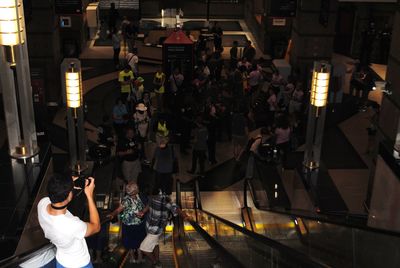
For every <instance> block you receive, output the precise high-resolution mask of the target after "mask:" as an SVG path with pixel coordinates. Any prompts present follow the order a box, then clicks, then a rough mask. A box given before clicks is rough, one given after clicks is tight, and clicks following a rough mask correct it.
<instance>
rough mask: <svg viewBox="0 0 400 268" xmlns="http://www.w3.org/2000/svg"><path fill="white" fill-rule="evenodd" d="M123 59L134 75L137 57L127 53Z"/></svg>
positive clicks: (137, 61)
mask: <svg viewBox="0 0 400 268" xmlns="http://www.w3.org/2000/svg"><path fill="white" fill-rule="evenodd" d="M125 59H126V61H127V63H128V65H129V66H131V69H132V71H133V72H134V73H136V72H137V65H138V63H139V57H138V56H137V55H135V54H133V53H130V52H129V53H128V54H126V57H125Z"/></svg>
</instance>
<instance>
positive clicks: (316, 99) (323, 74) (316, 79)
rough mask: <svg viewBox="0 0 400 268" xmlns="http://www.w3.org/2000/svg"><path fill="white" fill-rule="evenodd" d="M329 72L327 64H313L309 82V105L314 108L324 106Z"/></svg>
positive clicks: (326, 97)
mask: <svg viewBox="0 0 400 268" xmlns="http://www.w3.org/2000/svg"><path fill="white" fill-rule="evenodd" d="M330 72H331V68H330V66H329V65H328V64H327V63H321V62H316V63H315V64H314V71H313V77H312V82H311V99H310V101H311V105H314V106H316V107H324V106H326V103H327V99H328V89H329V78H330Z"/></svg>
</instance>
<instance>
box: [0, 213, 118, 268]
mask: <svg viewBox="0 0 400 268" xmlns="http://www.w3.org/2000/svg"><path fill="white" fill-rule="evenodd" d="M108 222H110V219H105V220H103V221H102V222H101V223H100V224H101V225H103V224H106V223H108ZM53 247H55V246H54V245H53V244H52V243H51V242H46V243H45V244H43V245H40V246H38V247H36V248H34V249H32V250H29V251H28V252H24V253H21V254H19V255H13V256H10V257H8V258H6V259H3V260H1V261H0V267H11V266H12V265H14V266H16V265H19V264H21V263H23V262H25V261H28V260H30V259H32V258H33V257H35V256H37V255H39V254H41V253H43V252H45V251H46V250H49V249H51V248H53Z"/></svg>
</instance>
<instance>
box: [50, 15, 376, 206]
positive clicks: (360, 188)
mask: <svg viewBox="0 0 400 268" xmlns="http://www.w3.org/2000/svg"><path fill="white" fill-rule="evenodd" d="M240 25H241V27H242V28H243V30H244V33H245V34H246V35H247V37H248V39H249V40H254V37H253V35H252V34H251V33H250V32H249V31H248V28H247V26H246V24H245V23H244V22H243V21H240ZM224 33H225V34H243V32H231V31H229V32H228V31H227V32H224ZM255 46H256V47H257V44H255ZM122 55H123V53H121V57H122ZM257 55H258V56H262V53H261V52H260V50H259V49H257ZM263 56H265V55H263ZM81 57H82V58H84V59H96V58H97V59H99V58H107V59H111V58H112V49H111V47H94V46H93V42H89V43H88V47H87V48H86V49H85V50H84V51H83V53H82V55H81ZM139 57H140V55H139ZM334 60H335V61H340V62H343V63H345V64H346V68H347V71H348V72H347V74H346V82H345V88H344V92H345V93H348V92H349V84H350V76H351V71H352V69H353V67H354V65H353V62H354V61H353V60H352V59H351V58H348V57H344V56H342V55H338V54H335V55H334ZM140 68H141V72H146V73H147V72H153V71H154V70H155V69H154V67H152V66H143V67H142V66H141V67H140ZM116 76H117V72H112V73H108V74H104V75H101V76H98V77H95V78H91V79H88V80H85V81H84V82H83V83H84V90H85V93H87V92H89V91H91V90H92V89H93V88H95V87H97V86H98V85H100V84H103V83H105V82H108V81H110V80H114V79H115V78H116ZM372 95H373V94H372ZM372 98H373V96H372ZM60 113H61V114H59V115H57V117H56V120H55V121H56V122H58V124H60V119H62V118H63V117H64V113H63V112H62V111H61V112H60ZM369 116H370V111H368V112H366V113H359V114H356V115H354V116H353V117H351V118H349V119H348V120H346V121H344V122H342V123H341V124H340V125H339V127H340V129H341V130H342V131H343V133H344V134H345V136H346V137H347V139H348V140H349V142H350V143H351V144H352V145H353V147H354V149H355V150H356V151H357V152H358V154H359V155H360V157H361V158H362V159H363V160H364V162H365V163H366V164H367V166H368V167H369V168H371V167H372V160H371V156H370V155H366V154H364V152H365V148H366V144H367V133H366V131H365V129H366V128H367V127H368V125H369V122H368V117H369ZM95 138H96V137H90V139H91V140H95ZM147 150H148V155H152V151H153V150H154V144H149V146H148V148H147ZM176 151H177V152H179V150H178V148H176ZM231 156H232V147H231V144H230V143H218V144H217V159H218V161H219V162H221V161H224V160H227V159H229V158H231ZM178 157H179V159H180V172H179V174H177V175H176V178H179V179H180V180H181V181H183V182H185V181H188V180H190V179H191V178H192V176H191V175H189V174H187V173H186V170H188V169H189V168H190V165H191V155H190V154H189V155H184V156H181V155H180V154H179V155H178ZM206 167H207V168H208V167H209V166H208V165H207V166H206ZM329 173H330V175H331V176H332V178H333V180H334V182H335V184H336V186H337V188H338V190H339V192H340V193H341V195H342V196H343V198H344V200H345V202H346V204H347V206H348V207H349V208H350V211H351V212H362V211H363V201H364V199H365V194H366V188H367V183H368V175H369V169H361V170H358V169H352V170H349V169H346V170H342V169H335V170H330V171H329ZM292 176H293V173H291V171H285V173H284V177H285V178H286V179H285V181H291V182H290V183H289V185H292V184H293V178H291V177H292ZM237 187H241V186H240V184H238V186H237ZM289 188H290V187H289ZM290 191H291V190H289V192H290ZM290 196H291V198H292V200H291V201H292V203H294V204H296V206H298V207H301V208H306V207H310V202H309V200H308V199H307V197H306V194H305V193H304V191H302V190H301V189H299V188H292V194H291V195H290ZM219 198H222V199H223V196H222V195H221V196H219V197H218V199H219Z"/></svg>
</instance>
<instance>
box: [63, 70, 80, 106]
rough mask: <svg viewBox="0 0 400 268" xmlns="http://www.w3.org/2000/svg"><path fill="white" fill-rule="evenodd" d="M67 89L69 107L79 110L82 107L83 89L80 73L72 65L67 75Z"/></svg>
mask: <svg viewBox="0 0 400 268" xmlns="http://www.w3.org/2000/svg"><path fill="white" fill-rule="evenodd" d="M65 88H66V95H67V107H69V108H79V107H81V105H82V89H81V78H80V73H79V72H78V71H77V70H76V69H75V68H74V65H73V64H71V67H70V68H69V69H68V71H67V72H66V73H65Z"/></svg>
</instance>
